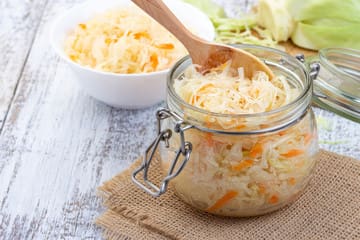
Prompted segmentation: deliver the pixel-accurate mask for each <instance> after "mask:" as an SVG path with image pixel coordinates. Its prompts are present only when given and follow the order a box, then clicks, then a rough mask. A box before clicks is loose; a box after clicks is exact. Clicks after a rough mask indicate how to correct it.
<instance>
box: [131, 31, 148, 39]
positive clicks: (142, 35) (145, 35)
mask: <svg viewBox="0 0 360 240" xmlns="http://www.w3.org/2000/svg"><path fill="white" fill-rule="evenodd" d="M134 38H135V39H137V40H138V39H140V38H147V39H150V35H149V34H148V33H147V32H137V33H135V34H134Z"/></svg>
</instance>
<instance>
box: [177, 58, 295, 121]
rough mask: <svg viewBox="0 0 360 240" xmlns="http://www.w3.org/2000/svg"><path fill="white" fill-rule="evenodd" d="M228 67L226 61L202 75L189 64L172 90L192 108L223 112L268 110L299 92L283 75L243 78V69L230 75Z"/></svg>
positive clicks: (291, 98) (237, 112)
mask: <svg viewBox="0 0 360 240" xmlns="http://www.w3.org/2000/svg"><path fill="white" fill-rule="evenodd" d="M229 67H230V63H226V64H225V65H224V66H221V67H220V69H219V68H218V69H213V70H212V72H210V73H208V74H206V75H205V76H204V75H202V74H200V73H198V72H197V71H196V70H195V67H191V68H189V69H188V70H187V71H186V72H185V74H184V77H183V78H181V79H177V80H176V81H175V84H174V88H175V91H176V92H177V94H178V95H179V96H180V97H181V98H182V99H183V100H185V102H187V103H190V104H191V105H193V106H195V107H198V108H201V109H205V110H207V111H210V112H215V113H224V114H245V113H261V112H266V111H270V110H272V109H275V108H279V107H281V106H284V105H286V104H289V103H290V102H291V101H293V100H294V99H295V98H296V97H297V96H298V95H299V92H298V90H297V89H296V88H294V87H291V86H290V85H289V83H288V82H287V81H286V79H285V77H284V76H276V77H275V78H274V79H271V80H270V79H269V77H268V75H267V74H266V73H264V72H257V73H256V74H255V75H254V76H253V77H252V79H248V78H244V74H243V69H239V74H238V76H237V77H234V76H232V75H231V74H230V70H229ZM221 68H223V69H221ZM219 71H220V72H219Z"/></svg>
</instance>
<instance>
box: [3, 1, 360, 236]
mask: <svg viewBox="0 0 360 240" xmlns="http://www.w3.org/2000/svg"><path fill="white" fill-rule="evenodd" d="M74 2H75V1H70V0H56V1H55V0H52V1H50V0H32V1H30V0H0V53H1V57H0V239H99V238H101V231H100V229H99V228H97V227H96V226H95V225H94V224H93V221H94V219H95V218H96V216H98V215H99V213H101V211H102V210H103V209H102V206H101V204H100V200H99V199H98V198H97V196H96V188H97V187H98V186H99V185H100V184H101V183H102V182H103V181H105V180H108V179H110V178H111V177H112V176H114V175H115V174H116V173H118V172H119V171H121V170H123V169H125V168H126V167H127V166H129V164H130V163H131V162H132V161H134V160H135V159H136V158H137V157H138V156H139V155H140V154H141V153H142V151H143V150H144V149H145V147H146V146H147V144H149V142H150V141H151V140H152V138H153V137H154V136H155V118H154V112H155V110H156V108H157V107H158V106H159V105H157V106H154V107H150V108H148V109H142V110H135V111H131V110H121V109H114V108H111V107H108V106H106V105H104V104H102V103H99V102H97V101H96V100H94V99H92V98H90V97H88V96H87V95H86V94H85V93H83V92H82V91H81V90H80V89H79V88H78V87H77V85H76V83H75V81H74V80H73V77H72V75H71V73H70V72H69V69H68V67H67V65H66V64H65V63H64V62H61V61H59V59H58V58H57V57H56V56H55V54H54V52H53V51H52V49H51V47H50V45H49V37H48V32H49V29H50V26H51V25H50V24H49V21H51V20H52V19H53V18H54V16H55V15H56V14H57V13H58V12H61V11H63V10H64V9H65V8H68V7H70V6H72V5H73V4H74ZM100 2H101V1H99V3H100ZM218 2H219V1H218ZM233 2H234V1H233ZM160 105H161V104H160ZM316 113H317V115H318V116H322V117H321V118H320V120H321V121H324V120H325V121H328V124H325V126H322V127H320V139H321V141H323V142H324V141H325V142H326V143H327V144H322V145H321V146H322V147H323V148H325V149H328V150H331V151H335V152H338V153H341V154H346V155H350V156H353V157H355V158H358V159H360V147H359V140H360V131H359V128H360V125H359V124H356V123H353V122H350V121H347V120H344V119H342V118H341V117H337V116H335V115H333V114H331V113H328V112H326V111H323V110H316ZM322 125H324V124H322ZM329 142H335V144H328V143H329Z"/></svg>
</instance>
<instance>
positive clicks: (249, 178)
mask: <svg viewBox="0 0 360 240" xmlns="http://www.w3.org/2000/svg"><path fill="white" fill-rule="evenodd" d="M242 48H244V49H245V50H248V51H250V52H252V53H253V54H255V55H257V56H258V57H260V58H263V59H265V60H266V63H267V64H268V65H269V66H270V67H271V68H272V70H273V71H274V73H275V74H276V77H275V78H273V79H269V78H268V77H267V75H266V74H265V73H262V72H259V73H257V74H255V75H254V76H253V77H252V79H246V78H244V74H243V72H242V71H243V70H242V69H241V68H240V69H239V74H238V76H236V77H234V76H232V75H231V74H230V72H229V69H228V66H229V64H224V65H223V66H220V67H219V68H217V69H213V71H211V72H210V73H209V74H207V75H205V76H203V75H201V74H199V73H198V72H196V70H195V69H194V66H192V65H191V62H190V61H189V59H183V60H182V61H180V62H179V64H178V65H177V66H176V67H175V68H174V69H173V71H172V72H171V74H170V76H169V79H168V99H167V103H168V108H169V109H170V110H171V111H174V112H176V113H178V114H179V115H180V116H181V117H182V118H183V119H184V121H185V123H186V124H188V125H191V126H192V128H190V129H189V130H186V131H185V140H186V142H190V143H191V144H192V152H191V156H190V159H189V160H188V162H187V164H186V166H185V167H184V168H183V170H182V171H181V173H180V174H179V175H178V176H177V177H175V178H173V179H172V180H171V182H172V187H173V189H174V190H175V192H176V194H177V195H178V196H179V197H180V198H181V199H182V200H184V201H185V202H187V203H189V204H190V205H192V206H194V207H196V208H198V209H201V210H204V211H207V212H210V213H213V214H218V215H226V216H255V215H260V214H264V213H267V212H271V211H274V210H276V209H278V208H280V207H282V206H284V205H286V204H288V203H290V202H292V201H294V200H295V199H296V198H297V197H298V196H299V194H300V193H301V192H302V191H303V190H304V188H305V186H306V185H307V183H308V182H309V180H310V177H311V173H312V171H313V169H314V166H315V163H316V156H317V152H318V141H317V132H316V125H315V121H314V115H313V112H312V110H311V108H310V102H311V79H310V75H309V74H308V73H307V71H306V69H305V68H304V66H303V65H302V63H300V62H299V61H298V60H296V59H295V58H292V57H291V56H289V55H287V54H285V53H282V52H279V51H277V50H273V49H268V48H263V47H255V46H242ZM175 124H176V121H175V120H174V119H171V118H168V119H166V120H164V123H163V126H162V127H163V128H164V129H167V128H169V129H173V128H174V126H175ZM180 145H181V138H180V136H179V135H178V134H173V135H172V137H171V138H170V139H169V147H166V146H165V145H163V146H162V147H161V148H160V155H161V165H162V168H163V169H164V173H167V172H168V169H169V167H170V165H171V163H172V161H173V159H174V155H175V152H176V150H177V149H178V148H179V146H180Z"/></svg>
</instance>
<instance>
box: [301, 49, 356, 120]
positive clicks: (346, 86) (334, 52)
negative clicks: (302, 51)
mask: <svg viewBox="0 0 360 240" xmlns="http://www.w3.org/2000/svg"><path fill="white" fill-rule="evenodd" d="M306 60H307V61H308V62H317V63H319V64H320V66H321V68H320V72H319V76H318V78H317V79H316V81H314V98H313V100H314V103H315V104H317V105H318V106H320V107H322V108H325V109H327V110H330V111H332V112H334V113H336V114H338V115H340V116H343V117H346V118H348V119H350V120H352V121H355V122H359V123H360V51H359V50H355V49H345V48H326V49H321V50H320V51H319V54H318V55H317V56H313V57H311V58H308V59H306Z"/></svg>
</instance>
